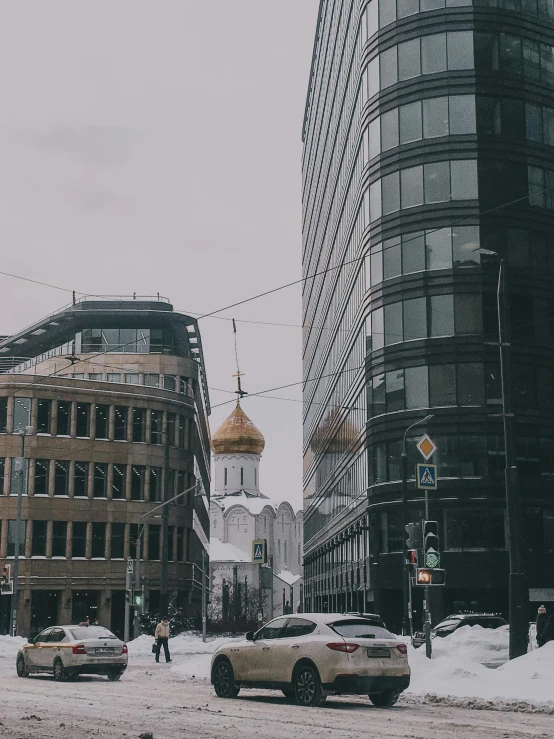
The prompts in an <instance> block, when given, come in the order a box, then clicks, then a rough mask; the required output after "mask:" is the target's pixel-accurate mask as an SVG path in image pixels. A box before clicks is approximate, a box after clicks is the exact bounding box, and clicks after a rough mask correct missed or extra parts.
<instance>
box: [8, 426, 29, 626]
mask: <svg viewBox="0 0 554 739" xmlns="http://www.w3.org/2000/svg"><path fill="white" fill-rule="evenodd" d="M32 433H33V427H32V426H26V427H25V429H22V430H21V431H20V432H19V437H20V439H21V457H19V459H18V458H17V457H16V458H15V459H14V462H13V463H14V464H16V465H17V466H19V468H20V478H19V485H18V486H17V514H16V524H15V552H14V558H13V595H12V598H11V606H12V607H11V616H10V634H11V635H12V636H17V612H18V603H17V600H18V596H19V547H20V546H21V509H22V505H23V493H25V495H27V486H28V482H29V474H28V469H27V466H26V464H25V436H26V434H32Z"/></svg>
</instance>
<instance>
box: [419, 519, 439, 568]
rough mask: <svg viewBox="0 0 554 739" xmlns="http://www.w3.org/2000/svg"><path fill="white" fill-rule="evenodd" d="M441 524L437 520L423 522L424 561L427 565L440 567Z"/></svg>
mask: <svg viewBox="0 0 554 739" xmlns="http://www.w3.org/2000/svg"><path fill="white" fill-rule="evenodd" d="M440 563H441V557H440V553H439V524H438V522H437V521H424V522H423V562H422V564H423V565H424V566H425V567H431V568H433V567H440Z"/></svg>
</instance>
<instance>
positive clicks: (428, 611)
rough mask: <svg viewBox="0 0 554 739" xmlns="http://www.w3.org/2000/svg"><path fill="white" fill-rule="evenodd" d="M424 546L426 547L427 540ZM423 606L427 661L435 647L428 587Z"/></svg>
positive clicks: (426, 508)
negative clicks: (432, 641) (432, 642)
mask: <svg viewBox="0 0 554 739" xmlns="http://www.w3.org/2000/svg"><path fill="white" fill-rule="evenodd" d="M425 520H426V521H429V492H428V491H427V490H426V491H425ZM423 544H424V545H425V540H424V542H423ZM424 551H425V546H424ZM423 564H425V562H424V563H423ZM423 605H424V608H423V617H424V619H425V621H424V624H423V631H424V632H425V656H426V657H427V659H431V658H432V656H433V645H432V644H431V590H430V589H429V586H428V585H426V586H425V588H424V590H423Z"/></svg>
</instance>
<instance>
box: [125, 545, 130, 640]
mask: <svg viewBox="0 0 554 739" xmlns="http://www.w3.org/2000/svg"><path fill="white" fill-rule="evenodd" d="M130 561H131V560H130V559H128V560H127V574H126V576H125V625H124V627H123V641H124V642H128V641H129V616H130V614H131V604H130V602H129V599H130V597H131V573H130V572H129V562H130Z"/></svg>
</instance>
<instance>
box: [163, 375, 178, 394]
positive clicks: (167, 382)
mask: <svg viewBox="0 0 554 739" xmlns="http://www.w3.org/2000/svg"><path fill="white" fill-rule="evenodd" d="M164 390H173V392H175V391H176V390H177V378H176V377H175V375H164Z"/></svg>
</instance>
